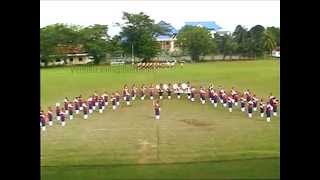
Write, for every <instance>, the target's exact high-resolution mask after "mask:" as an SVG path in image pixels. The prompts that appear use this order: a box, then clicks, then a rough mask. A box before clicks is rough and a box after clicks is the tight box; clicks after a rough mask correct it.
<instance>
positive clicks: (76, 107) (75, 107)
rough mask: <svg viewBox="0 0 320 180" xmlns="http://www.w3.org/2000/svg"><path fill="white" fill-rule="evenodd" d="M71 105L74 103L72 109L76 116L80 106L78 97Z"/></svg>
mask: <svg viewBox="0 0 320 180" xmlns="http://www.w3.org/2000/svg"><path fill="white" fill-rule="evenodd" d="M73 103H74V109H75V110H76V114H79V108H80V104H79V100H78V97H76V98H75V99H74V101H73Z"/></svg>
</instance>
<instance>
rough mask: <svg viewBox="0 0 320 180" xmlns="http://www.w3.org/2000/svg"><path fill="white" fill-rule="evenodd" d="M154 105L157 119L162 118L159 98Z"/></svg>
mask: <svg viewBox="0 0 320 180" xmlns="http://www.w3.org/2000/svg"><path fill="white" fill-rule="evenodd" d="M153 107H154V112H155V118H156V120H160V110H161V109H160V103H159V100H157V101H156V102H154V101H153Z"/></svg>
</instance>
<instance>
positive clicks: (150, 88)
mask: <svg viewBox="0 0 320 180" xmlns="http://www.w3.org/2000/svg"><path fill="white" fill-rule="evenodd" d="M153 92H154V87H153V84H151V85H150V87H149V96H150V99H151V100H153V94H154V93H153Z"/></svg>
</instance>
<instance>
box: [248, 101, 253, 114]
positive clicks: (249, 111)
mask: <svg viewBox="0 0 320 180" xmlns="http://www.w3.org/2000/svg"><path fill="white" fill-rule="evenodd" d="M252 111H253V102H252V101H251V100H250V101H249V102H248V116H249V118H252Z"/></svg>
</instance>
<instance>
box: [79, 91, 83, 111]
mask: <svg viewBox="0 0 320 180" xmlns="http://www.w3.org/2000/svg"><path fill="white" fill-rule="evenodd" d="M78 101H79V105H80V107H79V110H80V111H82V110H83V107H82V104H83V99H82V96H81V94H80V96H79V97H78Z"/></svg>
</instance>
